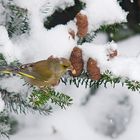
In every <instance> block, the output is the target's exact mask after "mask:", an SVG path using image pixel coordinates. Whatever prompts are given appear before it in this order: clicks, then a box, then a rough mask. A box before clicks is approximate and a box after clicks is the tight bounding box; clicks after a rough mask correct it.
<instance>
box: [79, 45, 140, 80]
mask: <svg viewBox="0 0 140 140" xmlns="http://www.w3.org/2000/svg"><path fill="white" fill-rule="evenodd" d="M80 48H81V49H82V50H83V55H84V60H85V62H87V59H88V58H89V57H91V58H93V59H95V60H96V61H97V62H98V66H99V67H100V70H101V72H102V73H104V72H105V71H106V70H109V71H111V72H112V73H113V74H114V75H116V76H122V77H127V78H130V79H131V80H136V81H140V76H139V71H140V57H138V56H137V57H125V56H121V55H119V54H118V56H116V57H115V58H113V59H110V60H109V59H108V55H107V52H108V49H110V50H117V44H115V43H114V42H111V43H108V44H105V45H95V44H93V43H84V44H83V45H81V46H80Z"/></svg>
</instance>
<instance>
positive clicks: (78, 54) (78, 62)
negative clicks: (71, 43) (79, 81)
mask: <svg viewBox="0 0 140 140" xmlns="http://www.w3.org/2000/svg"><path fill="white" fill-rule="evenodd" d="M70 61H71V64H72V66H73V68H74V69H75V71H76V73H75V74H72V73H70V75H72V76H74V77H77V76H79V75H80V74H81V73H82V71H83V67H84V61H83V58H82V50H81V49H80V48H78V47H74V48H73V50H72V52H71V56H70Z"/></svg>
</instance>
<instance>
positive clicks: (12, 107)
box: [0, 88, 51, 114]
mask: <svg viewBox="0 0 140 140" xmlns="http://www.w3.org/2000/svg"><path fill="white" fill-rule="evenodd" d="M0 92H1V95H2V99H3V100H4V102H5V106H6V109H7V110H8V111H10V112H12V111H13V112H15V113H17V114H19V113H24V114H26V113H28V112H32V113H35V112H39V113H40V114H49V113H50V112H51V107H49V106H47V105H46V106H44V107H43V106H42V107H37V106H32V105H31V104H30V103H29V102H28V98H26V97H23V95H22V93H14V92H8V91H7V90H6V89H1V88H0Z"/></svg>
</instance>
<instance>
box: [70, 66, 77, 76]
mask: <svg viewBox="0 0 140 140" xmlns="http://www.w3.org/2000/svg"><path fill="white" fill-rule="evenodd" d="M70 71H71V73H72V74H73V75H75V74H76V70H75V69H74V68H73V66H71V68H70Z"/></svg>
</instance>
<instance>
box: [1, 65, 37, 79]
mask: <svg viewBox="0 0 140 140" xmlns="http://www.w3.org/2000/svg"><path fill="white" fill-rule="evenodd" d="M0 73H3V74H13V75H18V76H21V77H28V78H31V79H35V77H34V76H32V75H30V74H27V73H24V72H21V71H20V68H18V67H14V66H0Z"/></svg>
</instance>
